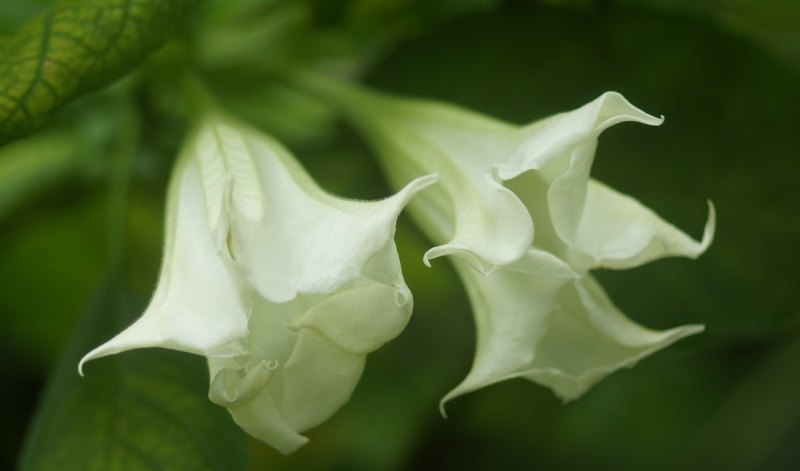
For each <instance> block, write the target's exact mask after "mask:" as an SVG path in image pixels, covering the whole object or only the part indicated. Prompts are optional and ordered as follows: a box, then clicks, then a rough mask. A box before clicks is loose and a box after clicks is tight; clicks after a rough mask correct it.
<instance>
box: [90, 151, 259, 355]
mask: <svg viewBox="0 0 800 471" xmlns="http://www.w3.org/2000/svg"><path fill="white" fill-rule="evenodd" d="M189 148H190V147H189ZM166 214H167V220H166V237H165V239H166V240H165V244H164V260H163V262H162V267H161V275H160V276H159V281H158V286H157V288H156V292H155V294H154V295H153V299H152V300H151V301H150V304H149V306H148V308H147V309H146V310H145V312H144V314H143V315H142V317H140V318H139V319H138V320H137V321H136V322H135V323H134V324H132V325H131V326H130V327H128V328H127V329H125V330H124V331H123V332H121V333H120V334H118V335H117V336H116V337H114V338H112V339H111V340H109V341H108V342H106V343H104V344H103V345H101V346H99V347H97V348H95V349H94V350H92V351H91V352H89V353H88V354H87V355H86V356H84V358H83V359H82V360H81V363H80V366H79V368H82V366H83V364H84V363H85V362H87V361H89V360H92V359H95V358H99V357H102V356H106V355H111V354H114V353H119V352H122V351H126V350H131V349H135V348H143V347H164V348H170V349H174V350H181V351H185V352H190V353H196V354H200V355H209V354H215V355H233V354H235V353H237V350H236V348H235V347H234V346H232V345H231V342H232V341H233V340H234V339H236V338H239V337H242V336H244V335H246V334H247V313H248V310H249V305H248V301H247V293H246V291H247V289H243V288H242V286H241V285H240V284H239V283H238V282H237V275H236V270H235V268H234V266H233V263H232V260H231V259H230V257H229V256H228V255H227V253H226V252H225V251H224V250H223V251H219V250H218V248H217V244H216V240H215V237H214V236H213V235H212V233H211V230H210V227H209V222H208V219H207V211H206V199H205V196H204V188H203V184H202V179H201V172H200V169H199V166H198V164H197V160H196V159H195V158H194V156H193V155H192V154H191V153H190V152H189V153H184V155H183V156H182V157H181V158H180V162H179V163H178V165H177V168H176V170H175V172H174V173H173V177H172V180H171V182H170V188H169V196H168V204H167V211H166Z"/></svg>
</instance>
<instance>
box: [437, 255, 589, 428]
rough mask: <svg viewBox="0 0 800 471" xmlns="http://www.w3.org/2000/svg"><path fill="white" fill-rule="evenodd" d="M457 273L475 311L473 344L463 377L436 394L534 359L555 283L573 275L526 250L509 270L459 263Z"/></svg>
mask: <svg viewBox="0 0 800 471" xmlns="http://www.w3.org/2000/svg"><path fill="white" fill-rule="evenodd" d="M455 266H456V269H457V272H458V274H459V276H460V278H461V280H462V281H463V283H464V286H465V287H466V289H467V294H468V295H469V299H470V302H471V304H472V309H473V313H474V315H475V323H476V332H477V348H476V352H475V358H474V360H473V363H472V368H471V369H470V372H469V374H468V375H467V377H466V378H465V379H464V380H463V381H462V382H461V384H459V385H458V386H457V387H456V388H455V389H453V390H452V391H450V392H449V393H447V395H446V396H445V397H444V398H443V399H442V402H441V410H442V414H444V404H445V403H446V402H447V401H449V400H451V399H453V398H455V397H457V396H460V395H462V394H466V393H468V392H471V391H475V390H477V389H480V388H483V387H486V386H489V385H491V384H494V383H497V382H500V381H503V380H506V379H509V378H513V377H518V376H520V375H522V374H524V372H525V371H526V370H527V369H528V368H529V367H530V365H531V363H532V362H533V361H534V360H535V358H536V345H537V343H538V341H539V339H540V338H541V337H542V336H543V335H546V333H547V324H548V322H549V318H550V317H551V316H552V315H553V312H554V310H555V303H556V296H557V295H558V293H559V291H560V290H561V288H562V287H563V286H564V285H565V284H567V283H569V282H570V281H571V280H572V279H574V278H575V277H576V276H577V275H576V274H575V273H574V272H573V271H572V270H571V269H570V268H569V267H568V266H567V265H566V264H564V263H563V262H561V261H560V260H559V259H557V258H555V257H553V256H551V255H549V254H547V253H546V252H542V251H538V250H535V249H530V250H529V252H528V253H527V254H526V256H525V257H524V258H523V259H521V260H520V261H519V262H517V263H516V264H515V265H514V266H513V267H512V268H513V269H498V270H495V271H494V272H492V273H491V274H489V275H485V276H484V275H482V274H480V273H478V272H476V271H474V270H472V269H470V268H468V267H465V266H464V265H462V264H460V263H456V264H455Z"/></svg>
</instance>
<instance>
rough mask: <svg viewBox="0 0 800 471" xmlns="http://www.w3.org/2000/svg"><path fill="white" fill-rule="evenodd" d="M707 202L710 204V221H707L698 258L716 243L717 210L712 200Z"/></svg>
mask: <svg viewBox="0 0 800 471" xmlns="http://www.w3.org/2000/svg"><path fill="white" fill-rule="evenodd" d="M706 201H707V203H708V219H707V220H706V226H705V228H704V229H703V238H702V239H701V240H700V251H699V252H698V254H697V255H698V256H699V255H700V254H702V253H703V252H705V251H706V249H708V247H709V246H710V245H711V243H712V242H713V241H714V235H715V234H716V231H717V210H716V208H715V207H714V203H713V202H712V201H711V200H710V199H708V200H706Z"/></svg>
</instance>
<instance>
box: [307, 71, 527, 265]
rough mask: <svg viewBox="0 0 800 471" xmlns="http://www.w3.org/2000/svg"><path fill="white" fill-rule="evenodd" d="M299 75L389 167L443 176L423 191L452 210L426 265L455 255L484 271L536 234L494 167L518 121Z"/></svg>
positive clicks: (510, 146)
mask: <svg viewBox="0 0 800 471" xmlns="http://www.w3.org/2000/svg"><path fill="white" fill-rule="evenodd" d="M298 80H299V81H301V82H304V83H305V85H306V86H307V87H308V88H309V89H311V90H313V91H315V92H316V93H318V94H320V95H321V96H323V97H324V98H326V99H327V100H329V101H331V102H333V103H336V104H337V105H338V106H340V107H341V108H342V109H343V110H344V111H345V112H346V113H347V114H349V115H350V117H352V118H353V122H354V124H356V125H357V126H359V127H360V128H361V129H362V130H363V131H365V136H366V137H367V138H368V139H369V140H370V141H372V143H373V144H374V146H375V147H376V149H377V150H378V153H379V156H380V158H381V159H382V161H383V163H384V165H385V166H386V167H391V166H393V165H394V164H395V163H397V162H402V164H401V165H405V166H409V167H411V168H414V169H415V171H416V173H417V175H419V174H426V173H432V172H433V173H437V174H438V175H439V176H440V177H441V179H442V181H447V184H446V185H444V186H442V187H441V188H435V189H432V190H431V192H430V194H424V193H423V194H422V195H420V197H421V198H425V199H431V200H435V201H436V202H435V203H434V204H437V205H439V206H447V209H446V210H447V211H448V212H450V213H451V214H452V216H453V220H452V223H451V225H450V228H449V230H448V234H446V240H440V241H439V242H441V244H440V245H437V246H436V247H434V248H432V249H431V250H429V251H428V252H427V253H426V254H425V257H424V262H425V263H426V264H429V263H430V260H431V259H434V258H437V257H442V256H445V255H452V256H455V257H458V258H459V259H461V260H463V261H465V262H466V263H468V264H469V265H471V266H473V267H474V268H475V269H478V270H480V271H482V272H484V273H489V272H491V271H492V270H493V269H494V268H495V267H497V266H502V265H505V264H508V263H512V262H514V261H516V260H518V259H519V258H521V257H522V256H523V255H524V254H525V252H526V251H527V249H528V247H530V244H531V241H532V240H533V225H532V223H531V221H530V216H529V215H528V212H527V210H526V209H525V206H524V205H523V204H522V203H521V202H520V201H519V198H517V197H516V196H515V195H514V194H513V193H512V192H510V191H509V190H507V189H506V188H504V187H503V185H502V182H501V179H500V178H499V177H498V175H497V174H496V171H495V169H494V166H495V164H497V163H498V162H502V161H505V160H506V159H507V157H508V155H509V154H510V153H511V152H513V151H514V149H515V148H516V146H517V144H518V141H519V139H520V138H521V136H520V135H519V133H518V132H517V128H516V127H515V126H513V125H510V124H508V123H504V122H502V121H499V120H495V119H491V118H488V117H485V116H482V115H480V114H478V113H473V112H470V111H468V110H464V109H461V108H458V107H455V106H450V105H446V104H442V103H436V102H432V101H424V100H408V99H399V98H392V97H389V96H386V95H379V94H375V93H371V92H368V91H366V90H360V89H357V88H355V87H350V86H348V85H345V84H342V83H337V82H333V81H326V80H319V79H318V78H315V77H309V76H300V77H298ZM393 180H396V177H393ZM426 193H428V192H426Z"/></svg>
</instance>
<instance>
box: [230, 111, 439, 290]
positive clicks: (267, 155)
mask: <svg viewBox="0 0 800 471" xmlns="http://www.w3.org/2000/svg"><path fill="white" fill-rule="evenodd" d="M237 129H246V128H243V127H242V126H239V127H237ZM237 137H239V138H242V139H243V140H244V142H245V146H246V148H247V149H248V152H250V155H251V159H252V161H253V162H255V167H256V171H257V172H258V174H259V177H260V179H261V187H262V188H263V191H264V194H263V198H264V207H263V218H262V220H261V223H260V224H259V225H258V226H257V227H255V229H254V232H253V234H252V237H251V238H250V239H249V240H250V242H249V243H248V244H247V245H246V246H244V247H242V248H241V249H238V250H236V251H235V252H236V258H237V263H238V265H239V266H240V267H241V268H242V269H243V270H244V273H245V275H246V277H247V279H248V280H249V281H250V282H251V283H252V284H253V286H254V287H255V288H256V290H257V291H258V292H259V294H261V295H262V296H264V297H265V298H267V299H270V300H272V301H274V302H284V301H288V300H290V299H292V298H294V297H295V296H296V295H297V294H298V293H329V292H332V291H334V290H336V289H338V288H339V287H340V286H342V285H344V284H346V283H348V282H350V281H352V280H354V279H355V278H357V277H358V276H359V274H360V272H361V269H362V267H363V265H364V264H365V263H366V261H367V260H369V259H370V258H371V257H372V256H373V255H375V254H376V253H377V252H378V251H379V250H380V249H382V248H383V247H384V246H386V244H387V242H388V241H390V240H391V239H392V238H393V236H394V228H395V223H396V220H397V217H398V215H399V213H400V211H401V210H402V209H403V207H404V206H405V205H406V204H407V203H408V201H409V199H410V198H411V197H413V196H414V195H415V194H416V193H417V192H418V191H420V190H422V189H423V188H425V187H426V186H428V185H431V184H433V183H434V182H435V181H436V177H435V176H432V175H429V176H427V177H421V178H418V179H416V180H414V181H412V182H411V183H409V184H408V185H406V187H405V188H403V189H402V190H401V191H400V192H398V193H397V194H395V195H394V196H392V197H390V198H387V199H385V200H381V201H355V200H345V199H341V198H336V197H334V196H331V195H329V194H327V193H325V192H324V191H323V190H321V189H320V188H319V187H318V186H317V185H316V183H314V182H313V181H312V180H311V179H310V177H309V176H308V175H307V174H306V173H305V171H303V169H302V168H301V167H300V166H299V165H297V164H296V163H295V162H294V159H293V158H292V157H291V155H290V154H289V153H288V151H287V150H286V149H285V148H283V146H281V145H280V144H279V143H277V142H276V141H274V140H272V139H270V138H269V137H267V136H265V135H263V134H260V133H258V132H256V131H252V130H249V131H244V132H240V133H239V135H238V136H237Z"/></svg>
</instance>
